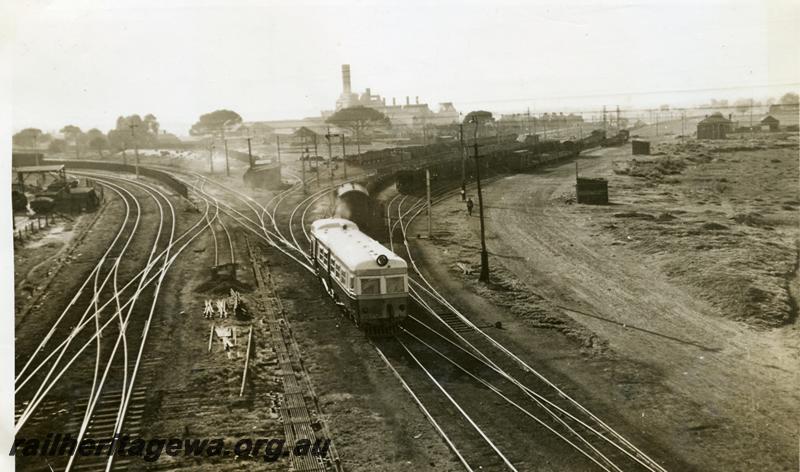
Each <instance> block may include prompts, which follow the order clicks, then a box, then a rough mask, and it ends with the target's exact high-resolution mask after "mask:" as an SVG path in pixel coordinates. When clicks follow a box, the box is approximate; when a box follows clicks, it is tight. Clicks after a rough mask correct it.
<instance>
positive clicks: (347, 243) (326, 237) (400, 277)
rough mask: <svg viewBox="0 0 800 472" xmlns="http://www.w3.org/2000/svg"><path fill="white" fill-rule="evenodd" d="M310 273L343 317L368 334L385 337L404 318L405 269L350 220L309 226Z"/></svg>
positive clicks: (394, 257)
mask: <svg viewBox="0 0 800 472" xmlns="http://www.w3.org/2000/svg"><path fill="white" fill-rule="evenodd" d="M311 251H312V259H313V261H314V269H315V270H316V273H317V275H318V276H319V277H320V278H321V279H322V280H324V281H325V283H326V285H327V286H328V289H329V290H330V291H331V295H332V296H333V297H334V299H335V300H337V301H338V302H340V303H341V304H342V305H344V308H345V310H346V311H347V313H348V315H349V316H350V317H351V318H352V319H353V321H354V322H355V323H356V324H357V325H358V326H359V327H361V328H362V329H364V330H365V331H367V332H369V333H390V332H393V330H394V329H395V328H396V327H397V326H398V324H399V323H400V322H401V321H402V320H403V319H404V318H405V317H406V314H407V312H408V265H407V264H406V261H404V260H403V259H402V258H401V257H400V256H398V255H397V254H395V253H393V252H392V251H390V250H389V249H387V248H386V247H384V246H383V245H382V244H381V243H379V242H378V241H375V240H374V239H372V238H370V237H369V236H367V235H366V234H364V233H362V232H361V231H360V230H359V229H358V226H357V225H356V224H355V223H353V222H352V221H350V220H345V219H341V218H326V219H320V220H316V221H314V222H313V223H312V224H311Z"/></svg>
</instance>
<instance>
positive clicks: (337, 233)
mask: <svg viewBox="0 0 800 472" xmlns="http://www.w3.org/2000/svg"><path fill="white" fill-rule="evenodd" d="M311 233H312V234H313V235H314V237H315V238H317V239H318V240H319V241H320V242H322V243H323V244H325V246H327V247H329V248H331V250H332V251H333V253H334V254H336V257H338V258H339V260H340V261H342V263H343V264H344V265H345V267H347V269H349V270H351V271H354V272H357V271H360V270H367V269H389V268H391V269H403V268H407V267H408V265H407V264H406V261H404V260H403V258H401V257H400V256H398V255H397V254H395V253H393V252H392V251H390V250H389V249H387V248H386V247H385V246H383V245H382V244H381V243H379V242H378V241H375V240H374V239H372V238H370V237H369V236H367V235H366V234H364V233H362V232H361V230H359V229H358V226H357V225H356V224H355V223H353V222H352V221H350V220H345V219H343V218H326V219H321V220H316V221H314V222H313V223H312V224H311ZM380 255H384V256H386V258H387V259H388V260H389V262H388V263H387V264H386V265H385V266H379V265H378V262H377V259H378V256H380Z"/></svg>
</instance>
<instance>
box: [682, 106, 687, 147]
mask: <svg viewBox="0 0 800 472" xmlns="http://www.w3.org/2000/svg"><path fill="white" fill-rule="evenodd" d="M684 141H686V110H683V111H681V142H684Z"/></svg>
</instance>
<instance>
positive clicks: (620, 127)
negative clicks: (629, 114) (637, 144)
mask: <svg viewBox="0 0 800 472" xmlns="http://www.w3.org/2000/svg"><path fill="white" fill-rule="evenodd" d="M620 129H622V126H620V124H619V105H617V130H620Z"/></svg>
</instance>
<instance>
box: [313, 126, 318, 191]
mask: <svg viewBox="0 0 800 472" xmlns="http://www.w3.org/2000/svg"><path fill="white" fill-rule="evenodd" d="M314 170H315V171H316V173H317V187H319V150H318V148H317V133H314Z"/></svg>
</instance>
